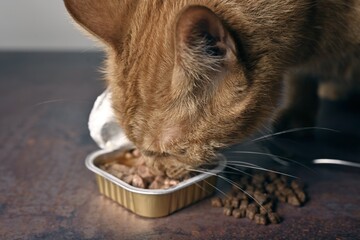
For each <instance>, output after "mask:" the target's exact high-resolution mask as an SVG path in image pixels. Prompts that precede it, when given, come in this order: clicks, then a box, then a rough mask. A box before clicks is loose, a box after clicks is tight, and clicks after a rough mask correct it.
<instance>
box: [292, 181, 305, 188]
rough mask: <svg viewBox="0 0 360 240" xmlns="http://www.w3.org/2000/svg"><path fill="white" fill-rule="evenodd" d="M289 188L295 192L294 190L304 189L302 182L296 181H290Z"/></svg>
mask: <svg viewBox="0 0 360 240" xmlns="http://www.w3.org/2000/svg"><path fill="white" fill-rule="evenodd" d="M291 187H292V189H294V190H296V189H303V188H304V184H303V183H302V182H299V181H296V180H292V181H291Z"/></svg>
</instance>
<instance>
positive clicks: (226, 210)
mask: <svg viewBox="0 0 360 240" xmlns="http://www.w3.org/2000/svg"><path fill="white" fill-rule="evenodd" d="M232 211H233V208H232V207H224V210H223V213H224V215H226V216H231V214H232Z"/></svg>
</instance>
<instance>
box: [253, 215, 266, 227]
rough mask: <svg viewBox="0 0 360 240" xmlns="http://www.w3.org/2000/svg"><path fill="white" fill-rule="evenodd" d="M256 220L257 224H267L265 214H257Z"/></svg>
mask: <svg viewBox="0 0 360 240" xmlns="http://www.w3.org/2000/svg"><path fill="white" fill-rule="evenodd" d="M254 220H255V222H256V224H259V225H266V224H267V219H266V216H265V215H263V214H255V217H254Z"/></svg>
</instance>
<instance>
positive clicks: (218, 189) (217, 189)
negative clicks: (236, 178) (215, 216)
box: [204, 179, 229, 198]
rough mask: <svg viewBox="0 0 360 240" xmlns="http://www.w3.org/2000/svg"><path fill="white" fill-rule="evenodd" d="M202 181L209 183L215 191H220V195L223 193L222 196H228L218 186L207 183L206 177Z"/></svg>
mask: <svg viewBox="0 0 360 240" xmlns="http://www.w3.org/2000/svg"><path fill="white" fill-rule="evenodd" d="M204 182H205V183H206V184H209V185H210V186H211V187H213V188H214V189H215V190H216V191H218V192H220V193H221V194H222V195H224V197H226V198H228V197H229V196H228V195H227V194H226V193H225V192H224V191H222V190H220V188H218V187H216V186H215V185H213V184H211V183H209V182H208V181H206V179H204Z"/></svg>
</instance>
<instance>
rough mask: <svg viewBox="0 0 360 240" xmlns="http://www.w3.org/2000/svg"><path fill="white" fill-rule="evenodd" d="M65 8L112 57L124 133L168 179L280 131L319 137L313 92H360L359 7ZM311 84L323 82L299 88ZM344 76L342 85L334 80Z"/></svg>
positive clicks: (91, 4)
mask: <svg viewBox="0 0 360 240" xmlns="http://www.w3.org/2000/svg"><path fill="white" fill-rule="evenodd" d="M65 5H66V7H67V9H68V11H69V13H70V14H71V16H72V17H73V18H74V20H75V21H76V22H77V23H78V24H79V25H80V26H82V27H83V28H84V29H85V30H86V31H87V32H89V33H90V34H91V35H93V36H95V37H96V38H97V39H98V40H100V42H102V43H103V44H104V46H105V51H106V53H107V60H106V62H105V70H106V71H105V73H106V80H107V85H108V87H109V89H110V91H111V93H112V96H113V97H112V101H113V108H114V110H115V112H116V114H117V117H118V120H119V124H120V125H121V127H122V128H123V129H124V130H125V132H126V135H127V136H128V138H129V139H130V140H131V141H132V142H133V143H134V144H135V145H136V146H137V148H138V149H139V150H140V151H141V152H142V154H143V155H144V156H145V157H147V158H148V159H149V162H150V163H151V164H152V165H153V166H154V167H156V168H165V170H166V172H167V174H168V175H169V176H170V177H176V176H179V175H181V173H183V172H184V171H186V169H187V168H188V167H191V168H194V167H197V166H199V165H201V164H204V163H206V162H207V161H208V160H209V159H211V157H212V156H213V155H214V153H215V151H216V150H217V149H219V148H222V147H225V146H228V145H229V144H233V143H238V142H241V141H242V140H243V139H244V138H246V137H248V136H250V135H251V134H252V133H254V132H255V131H256V130H258V129H260V128H262V126H264V125H267V124H269V123H271V121H272V120H273V119H277V122H278V123H281V125H280V127H290V126H297V125H312V124H313V120H314V114H315V113H316V109H317V104H316V101H317V94H316V93H317V92H319V94H320V95H321V96H322V97H327V98H331V99H336V98H339V97H342V96H346V94H347V92H348V91H349V90H354V89H355V88H359V85H360V84H358V85H356V84H355V85H354V84H353V83H354V82H355V80H354V79H356V76H359V66H360V64H359V63H360V57H359V55H360V50H359V46H360V1H359V0H286V1H284V0H166V1H164V0H105V1H97V0H81V1H79V0H65ZM356 66H357V68H356ZM323 68H326V69H325V70H326V71H323ZM330 69H331V70H330ZM355 69H356V70H355ZM313 73H316V74H318V75H319V76H320V81H309V80H308V81H303V79H304V77H303V76H311V75H312V74H313ZM330 73H331V74H330ZM344 74H345V75H346V76H347V77H346V79H345V80H343V81H342V80H339V79H341V78H340V77H336V76H343V75H344ZM284 75H285V77H284ZM332 76H335V77H334V78H335V79H336V80H335V81H333V80H331V78H332ZM357 79H358V78H357ZM357 79H356V80H357ZM318 84H319V88H318V87H317V85H318ZM352 86H356V87H352ZM285 90H286V91H285ZM304 91H305V92H304ZM284 95H285V101H282V99H283V96H284ZM282 102H284V103H285V105H284V107H283V108H282V109H283V110H282V111H280V113H279V109H280V108H281V107H280V106H281V103H282ZM304 106H308V107H307V108H306V109H304ZM309 106H310V107H309ZM289 113H291V114H289Z"/></svg>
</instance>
